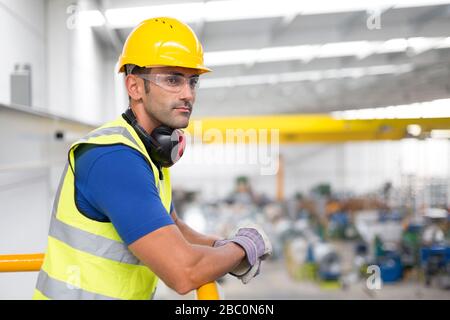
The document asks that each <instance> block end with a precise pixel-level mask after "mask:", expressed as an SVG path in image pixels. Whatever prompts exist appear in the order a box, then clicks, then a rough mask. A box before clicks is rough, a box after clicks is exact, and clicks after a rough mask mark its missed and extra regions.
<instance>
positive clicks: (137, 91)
mask: <svg viewBox="0 0 450 320" xmlns="http://www.w3.org/2000/svg"><path fill="white" fill-rule="evenodd" d="M125 87H126V89H127V92H128V95H129V96H130V97H131V99H133V100H140V99H142V96H143V94H144V92H143V89H144V88H143V87H142V86H141V85H140V84H139V78H138V77H137V76H135V75H134V74H129V75H127V76H126V77H125Z"/></svg>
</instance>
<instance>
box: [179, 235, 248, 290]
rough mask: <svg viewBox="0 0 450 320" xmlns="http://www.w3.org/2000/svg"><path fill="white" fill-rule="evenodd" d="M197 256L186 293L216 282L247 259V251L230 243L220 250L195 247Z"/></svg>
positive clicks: (189, 275) (190, 269)
mask: <svg viewBox="0 0 450 320" xmlns="http://www.w3.org/2000/svg"><path fill="white" fill-rule="evenodd" d="M192 247H193V250H194V252H195V253H194V254H193V256H197V259H196V258H194V259H195V260H196V261H195V262H193V263H192V264H191V266H190V268H189V270H188V272H187V274H186V275H187V277H186V278H187V279H186V280H188V281H186V288H185V290H182V291H185V292H189V291H190V290H193V289H196V288H198V287H200V286H201V285H203V284H205V283H208V282H211V281H214V280H216V279H218V278H220V277H222V276H223V275H225V274H226V273H228V272H229V271H230V270H232V269H234V268H235V267H236V266H237V265H239V264H240V263H241V262H242V259H244V258H245V251H244V250H243V249H242V248H241V247H240V246H239V245H237V244H235V243H228V244H226V245H224V246H222V247H219V248H208V247H205V246H202V245H193V246H192Z"/></svg>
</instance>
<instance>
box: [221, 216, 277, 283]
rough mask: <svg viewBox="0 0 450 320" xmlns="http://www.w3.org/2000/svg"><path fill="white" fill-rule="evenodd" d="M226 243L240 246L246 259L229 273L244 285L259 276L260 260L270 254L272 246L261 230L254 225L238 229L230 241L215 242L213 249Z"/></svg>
mask: <svg viewBox="0 0 450 320" xmlns="http://www.w3.org/2000/svg"><path fill="white" fill-rule="evenodd" d="M228 242H234V243H236V244H238V245H240V246H241V247H242V248H243V249H244V251H245V253H246V259H243V260H242V262H241V263H240V264H239V265H238V266H237V267H235V268H234V269H233V270H231V272H230V274H232V275H234V276H236V277H237V278H239V279H240V280H241V281H242V282H243V283H244V284H246V283H248V282H249V281H250V280H251V279H253V278H254V277H256V276H257V275H258V274H259V269H260V266H261V260H264V259H266V258H267V257H268V256H270V255H271V254H272V244H271V243H270V240H269V238H268V237H267V235H266V233H265V232H264V231H263V230H262V228H261V227H259V226H257V225H255V224H247V225H244V226H242V227H239V228H238V229H237V230H236V231H235V232H234V233H233V235H232V237H231V238H230V239H224V240H217V241H215V242H214V247H220V246H223V245H225V244H226V243H228Z"/></svg>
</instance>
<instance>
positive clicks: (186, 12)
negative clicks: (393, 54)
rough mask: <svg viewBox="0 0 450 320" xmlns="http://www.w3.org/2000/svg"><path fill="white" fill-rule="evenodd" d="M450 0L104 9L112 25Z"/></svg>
mask: <svg viewBox="0 0 450 320" xmlns="http://www.w3.org/2000/svg"><path fill="white" fill-rule="evenodd" d="M448 3H450V1H448V0H447V1H439V0H428V1H423V0H422V1H417V0H371V1H356V0H340V1H335V0H315V1H298V0H277V1H273V0H226V1H208V2H190V3H178V4H167V5H154V6H144V7H130V8H112V9H108V10H106V12H105V15H106V18H107V19H108V22H109V23H110V25H111V26H113V27H115V28H126V27H134V26H136V24H137V23H138V22H139V21H142V20H144V19H148V18H151V17H157V16H170V17H174V18H178V19H181V20H183V21H185V22H187V23H195V22H203V21H230V20H241V19H259V18H271V17H293V16H294V17H295V16H296V15H311V14H325V13H334V12H353V11H373V10H385V9H388V8H405V7H418V6H433V5H440V4H448Z"/></svg>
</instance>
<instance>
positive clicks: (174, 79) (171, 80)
mask: <svg viewBox="0 0 450 320" xmlns="http://www.w3.org/2000/svg"><path fill="white" fill-rule="evenodd" d="M166 83H167V85H169V86H172V87H175V86H179V85H181V79H180V77H178V76H175V75H173V76H168V77H167V78H166Z"/></svg>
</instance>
